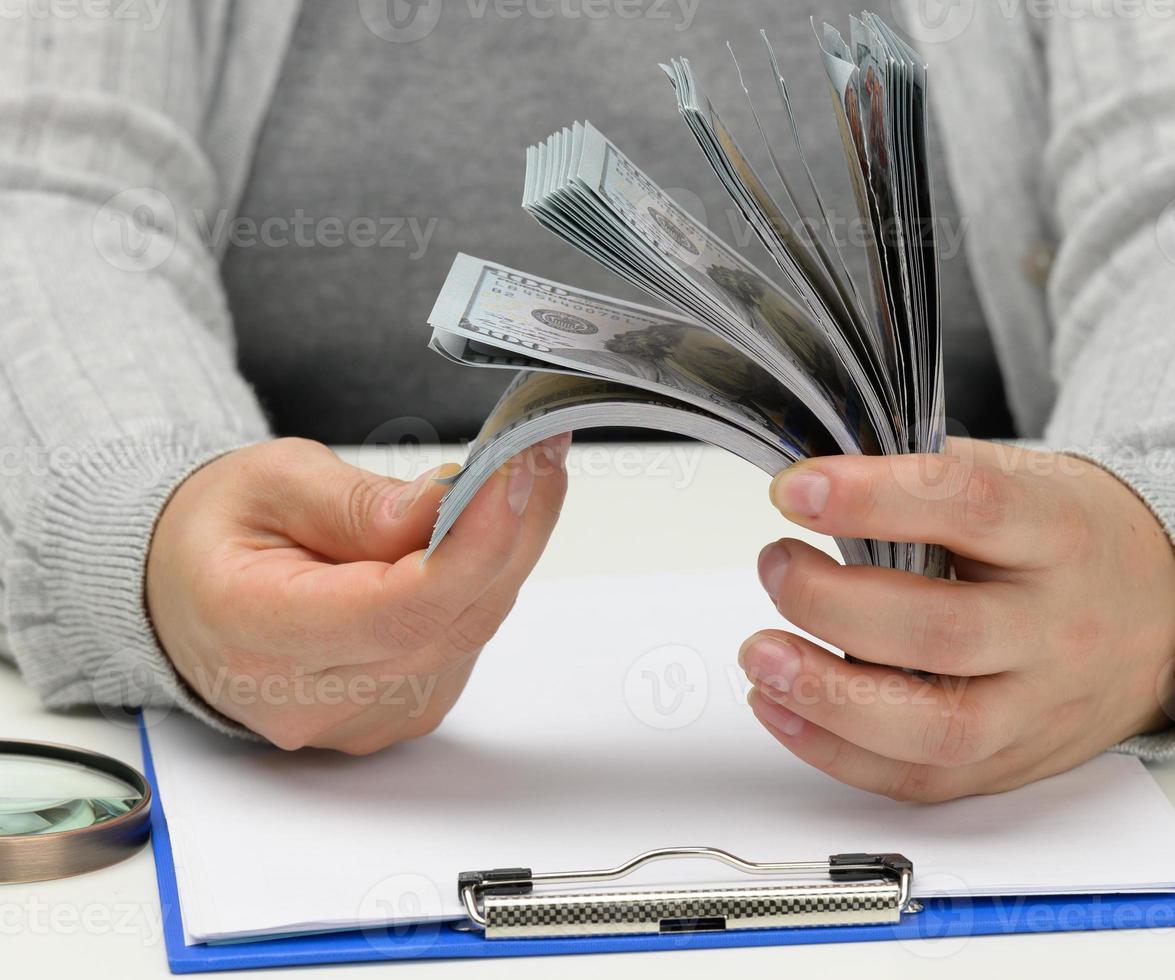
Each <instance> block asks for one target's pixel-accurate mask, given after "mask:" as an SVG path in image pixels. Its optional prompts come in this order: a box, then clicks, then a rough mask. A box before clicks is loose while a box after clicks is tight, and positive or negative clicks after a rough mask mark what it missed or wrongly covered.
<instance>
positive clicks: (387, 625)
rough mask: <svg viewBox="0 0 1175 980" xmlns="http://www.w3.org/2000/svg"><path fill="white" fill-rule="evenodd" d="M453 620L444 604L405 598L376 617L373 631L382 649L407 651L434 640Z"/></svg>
mask: <svg viewBox="0 0 1175 980" xmlns="http://www.w3.org/2000/svg"><path fill="white" fill-rule="evenodd" d="M451 622H452V617H451V616H450V614H449V612H448V610H447V609H446V608H445V607H444V606H443V605H442V604H440V603H437V602H432V601H430V600H427V599H422V598H410V599H401V600H399V601H398V602H395V603H393V604H391V605H389V606H388V607H387V608H385V609H383V610H381V611H380V612H379V614H377V615H376V616H375V618H374V620H373V622H372V631H373V633H374V640H375V643H376V646H377V647H378V648H379V649H383V650H388V651H395V652H398V653H404V652H410V651H416V650H421V649H423V648H424V647H426V646H428V645H429V644H431V643H434V642H435V641H436V640H438V639H439V638H440V637H441V636H443V635H444V633H445V631H446V630H447V629H448V628H449V626H450V624H451Z"/></svg>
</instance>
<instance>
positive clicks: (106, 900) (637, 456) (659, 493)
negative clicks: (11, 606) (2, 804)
mask: <svg viewBox="0 0 1175 980" xmlns="http://www.w3.org/2000/svg"><path fill="white" fill-rule="evenodd" d="M342 452H343V455H345V456H346V457H347V458H349V459H351V460H353V461H361V462H362V464H363V465H365V466H368V467H369V468H371V469H374V470H377V471H380V472H387V473H391V474H392V475H395V476H412V475H416V474H417V473H419V472H421V471H422V470H423V469H424V468H425V467H426V466H429V465H433V464H435V463H437V462H441V461H444V460H446V459H458V460H459V459H460V458H461V453H460V452H459V451H456V450H453V451H448V452H445V451H443V450H440V449H433V448H424V449H419V448H418V449H416V450H414V451H410V452H408V451H403V452H399V453H395V452H390V451H388V450H382V449H374V448H368V449H365V450H361V451H360V450H349V451H342ZM568 468H569V471H570V473H571V477H572V486H571V491H570V494H569V496H568V500H567V505H566V508H565V510H564V515H563V518H562V520H561V522H560V525H559V528H558V529H557V531H556V533H555V536H554V539H553V541H552V543H551V546H550V549H549V550H548V552H547V554H546V556H545V557H544V559H543V561H542V564H541V565H540V567H539V569H538V571H537V572H536V574H537V575H539V576H542V577H544V578H548V579H551V578H558V577H560V576H566V575H573V574H574V575H582V574H585V573H591V572H600V573H606V572H615V571H621V570H623V571H629V572H631V571H656V570H659V569H668V568H675V569H688V568H691V567H697V568H701V567H740V566H746V565H747V564H748V563H750V562H752V561H754V558H755V555H756V554H757V552H758V550H759V548H760V547H761V546H762V545H763V544H765V543H766V542H767V541H768V540H770V539H772V538H775V537H780V536H782V535H784V534H792V535H797V536H806V537H808V538H809V540H813V541H817V540H818V539H815V538H814V537H813V536H811V535H808V534H807V532H804V531H802V530H800V529H797V528H794V527H790V528H787V527H785V525H784V522H782V521H781V520H780V518H779V516H778V515H777V514H776V513H775V511H774V510H773V509H772V508H771V506H770V505H769V503H768V502H767V496H766V489H767V480H766V478H765V477H764V476H763V475H762V474H760V473H758V472H757V471H755V470H754V469H752V468H751V467H750V466H748V465H747V464H745V463H742V462H741V461H739V460H736V459H734V458H733V457H731V456H729V455H727V454H725V453H720V452H717V451H714V450H710V449H706V448H703V447H698V446H694V445H684V444H670V445H665V446H619V445H612V446H602V445H598V444H597V445H592V444H584V445H582V446H577V447H576V448H575V449H574V450H573V452H572V455H571V457H570V459H569V461H568ZM0 737H10V738H25V739H42V740H46V741H53V742H66V743H71V744H76V745H83V746H86V747H88V748H92V749H95V750H98V751H102V752H106V753H109V754H110V755H114V756H117V757H119V758H121V759H124V760H126V761H128V762H130V763H132V764H134V765H140V764H141V759H142V757H141V753H140V751H139V746H138V740H137V734H136V732H135V731H134V729H133V727H132V726H131V725H130V724H129V723H125V724H120V723H117V722H114V721H111V720H110V719H108V718H106V717H103V716H102V715H100V714H97V713H91V712H80V713H73V714H70V715H62V714H51V713H49V712H46V711H44V710H43V709H42V708H41V707H40V706H39V705H38V703H37V701H36V699H35V698H34V697H33V696H32V695H31V694H30V693H29V692H28V691H27V690H26V689H25V687H24V686H23V685H22V684H21V682H20V679H19V677H18V676H17V674H16V672H15V671H14V670H13V669H11V668H10V667H8V666H7V665H6V664H0ZM1152 771H1153V772H1154V775H1155V777H1156V778H1157V779H1158V780H1159V782H1160V784H1161V785H1162V786H1163V788H1164V790H1165V791H1166V793H1167V794H1168V796H1170V797H1171V798H1172V800H1173V801H1175V765H1166V766H1156V767H1152ZM799 857H802V855H799ZM1173 962H1175V930H1171V929H1164V930H1137V931H1133V930H1132V931H1118V932H1102V933H1079V934H1068V935H1042V936H991V937H979V938H970V939H961V940H940V941H933V940H932V941H920V942H906V943H896V942H884V943H860V944H847V945H818V946H795V947H775V948H763V949H724V950H705V951H696V952H667V953H639V954H625V955H619V954H614V955H613V954H609V955H601V956H578V957H536V958H531V959H506V960H490V961H439V962H418V963H398V964H365V965H355V966H345V967H310V968H303V969H302V970H299V971H294V970H277V971H267V972H266V973H264V974H262V973H258V974H257V976H258V977H262V976H266V977H286V976H291V977H292V976H295V975H296V974H297V975H302V976H314V977H321V978H323V980H328V978H330V980H334V978H340V980H341V978H355V977H361V976H365V975H371V974H372V973H373V972H380V973H392V972H394V973H395V975H396V976H399V977H404V978H415V977H421V978H431V977H442V976H444V977H448V976H453V977H469V978H491V977H493V978H497V977H507V976H509V977H523V978H525V977H550V976H554V975H558V976H559V977H560V978H561V980H573V978H577V977H593V978H594V977H597V976H600V975H601V974H607V975H610V976H611V977H614V978H616V980H621V978H624V977H630V976H631V977H637V976H639V977H661V976H665V977H670V976H672V977H674V978H677V980H684V978H692V977H706V978H710V977H713V976H715V975H716V974H719V973H726V974H727V975H730V976H740V977H742V976H763V977H768V976H770V977H773V978H775V977H779V976H781V975H784V973H783V971H785V970H787V971H790V975H792V976H805V975H817V976H819V975H825V976H833V977H841V976H845V977H847V976H852V975H854V974H856V973H858V971H860V974H861V975H865V974H866V972H867V975H869V976H871V977H889V976H892V977H903V978H904V977H922V976H940V975H941V974H942V973H943V972H946V971H950V973H951V975H952V976H953V977H955V978H960V980H962V978H969V977H975V978H979V977H982V978H984V980H989V978H990V977H991V976H992V975H993V974H997V975H998V974H999V973H1000V972H1003V971H1008V970H1012V971H1013V973H1012V975H1013V976H1027V975H1031V974H1032V973H1033V972H1035V971H1036V970H1041V971H1043V970H1049V971H1050V972H1051V971H1058V970H1059V971H1062V972H1063V973H1064V974H1068V975H1070V976H1104V975H1113V974H1115V973H1117V972H1119V971H1121V970H1122V969H1123V967H1127V968H1128V970H1129V973H1130V974H1131V975H1146V974H1148V973H1153V974H1154V975H1156V976H1163V975H1167V974H1169V973H1170V970H1171V965H1172V963H1173ZM166 973H167V962H166V958H165V954H164V948H163V941H162V936H161V930H160V914H159V896H158V892H157V891H156V887H155V877H154V866H153V860H152V857H151V854H150V850H149V849H146V850H144V851H142V852H141V853H140V854H138V855H137V856H135V857H134V858H132V859H131V860H129V861H127V862H125V863H123V864H122V865H119V866H118V867H114V868H108V869H106V870H104V871H99V872H95V873H93V874H89V875H83V876H81V877H78V878H73V879H69V880H65V881H57V882H43V883H37V884H32V885H7V886H0V974H2V975H3V976H6V977H46V978H58V977H67V976H77V977H83V976H87V977H88V976H118V977H120V978H121V980H138V978H140V977H155V976H162V975H166ZM1054 975H1055V974H1054Z"/></svg>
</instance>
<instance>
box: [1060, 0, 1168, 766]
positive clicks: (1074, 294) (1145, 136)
mask: <svg viewBox="0 0 1175 980" xmlns="http://www.w3.org/2000/svg"><path fill="white" fill-rule="evenodd" d="M1081 6H1083V4H1081V3H1079V4H1078V7H1081ZM1086 13H1087V14H1090V15H1089V16H1080V17H1054V18H1050V19H1048V20H1047V21H1044V22H1041V24H1040V32H1041V41H1042V49H1043V53H1044V56H1045V58H1046V59H1047V66H1048V78H1049V101H1050V105H1049V109H1050V117H1051V126H1050V133H1049V138H1048V143H1047V148H1046V152H1045V157H1044V171H1045V178H1046V181H1047V185H1048V186H1049V188H1050V190H1051V193H1052V196H1053V200H1052V204H1053V213H1054V217H1055V221H1056V228H1057V233H1058V240H1059V247H1058V251H1057V257H1056V261H1055V263H1054V266H1053V270H1052V275H1051V279H1050V284H1049V300H1050V305H1051V312H1052V322H1053V324H1054V326H1055V331H1056V335H1055V338H1054V344H1053V372H1054V375H1055V377H1056V379H1057V383H1058V392H1059V393H1058V399H1057V403H1056V406H1055V408H1054V410H1053V413H1052V417H1051V419H1050V422H1049V424H1048V427H1047V430H1046V433H1045V437H1046V442H1047V443H1048V444H1049V445H1051V446H1053V447H1056V448H1060V449H1066V450H1068V451H1071V452H1073V453H1075V454H1077V455H1080V456H1082V457H1085V458H1086V459H1088V460H1090V461H1091V462H1094V463H1097V464H1099V465H1100V466H1102V467H1104V468H1105V469H1106V470H1108V471H1109V472H1111V473H1113V474H1114V475H1115V476H1117V477H1118V478H1119V479H1120V480H1121V481H1122V482H1123V483H1125V484H1126V485H1127V486H1128V487H1130V488H1131V489H1132V490H1133V491H1134V492H1135V493H1136V494H1137V495H1138V496H1139V497H1140V498H1141V499H1142V500H1143V501H1144V502H1145V503H1146V504H1147V506H1148V507H1149V508H1150V509H1151V511H1152V512H1153V513H1154V515H1155V517H1156V518H1157V519H1158V520H1159V522H1160V523H1161V524H1162V526H1163V527H1164V528H1165V529H1166V530H1167V533H1168V535H1170V536H1173V539H1175V315H1173V312H1172V311H1175V73H1173V72H1172V71H1171V61H1170V58H1171V51H1172V50H1175V18H1170V17H1166V18H1151V17H1146V16H1139V17H1127V16H1118V17H1113V18H1106V17H1104V16H1101V17H1099V16H1093V15H1092V12H1091V11H1086ZM1172 599H1173V600H1175V597H1172ZM1172 655H1173V656H1175V651H1172ZM1120 750H1121V751H1127V752H1131V753H1133V754H1137V755H1141V756H1143V757H1145V758H1151V759H1158V758H1175V730H1168V732H1166V733H1163V734H1160V735H1154V736H1146V737H1140V738H1135V739H1132V740H1130V741H1128V742H1127V743H1125V744H1124V745H1122V746H1120Z"/></svg>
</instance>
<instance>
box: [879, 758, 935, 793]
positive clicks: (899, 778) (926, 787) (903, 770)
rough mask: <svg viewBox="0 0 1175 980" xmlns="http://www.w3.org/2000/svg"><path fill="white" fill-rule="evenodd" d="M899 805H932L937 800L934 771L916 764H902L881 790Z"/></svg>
mask: <svg viewBox="0 0 1175 980" xmlns="http://www.w3.org/2000/svg"><path fill="white" fill-rule="evenodd" d="M882 795H884V796H888V797H889V798H890V799H891V800H896V801H897V802H899V803H933V802H936V800H937V798H938V797H937V795H936V792H935V783H934V770H933V769H931V768H930V767H929V766H924V765H919V764H918V763H916V762H907V763H903V764H902V765H901V766H899V767H898V769H897V771H896V772H895V773H894V776H893V778H892V779H891V780H890V781H889V784H888V785H887V786H886V788H885V789H884V790H883V794H882Z"/></svg>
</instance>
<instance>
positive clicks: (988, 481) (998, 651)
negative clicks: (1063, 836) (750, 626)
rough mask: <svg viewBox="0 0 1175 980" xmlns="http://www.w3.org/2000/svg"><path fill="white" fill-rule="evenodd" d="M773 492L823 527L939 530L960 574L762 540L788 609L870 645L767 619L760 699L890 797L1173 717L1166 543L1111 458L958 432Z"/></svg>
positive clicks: (927, 538) (936, 789) (960, 790)
mask: <svg viewBox="0 0 1175 980" xmlns="http://www.w3.org/2000/svg"><path fill="white" fill-rule="evenodd" d="M771 493H772V499H773V501H774V502H775V505H776V506H777V507H778V508H779V509H780V510H781V511H782V512H783V514H784V515H785V516H786V517H787V518H789V519H790V520H792V521H794V522H795V523H797V524H802V525H803V526H804V527H807V528H811V529H813V530H815V531H819V532H822V533H825V534H834V535H840V536H849V537H863V538H877V539H881V540H889V541H922V542H929V543H936V544H942V545H945V546H947V547H948V548H949V549H950V550H951V551H952V552H953V553H954V556H955V558H954V565H955V570H956V573H957V576H958V579H959V581H937V580H931V579H927V578H923V577H921V576H917V575H913V574H910V573H906V572H897V571H892V570H885V569H878V568H861V567H857V568H850V567H844V566H841V565H839V564H837V563H836V562H835V561H833V559H831V558H829V557H828V556H826V555H825V554H823V553H822V552H820V551H817V550H816V549H815V548H812V547H810V546H808V545H806V544H803V543H801V542H799V541H792V540H784V541H780V542H777V543H776V544H773V545H769V546H768V547H767V548H765V549H764V551H763V552H762V554H761V555H760V557H759V574H760V578H761V579H762V581H763V584H764V586H765V588H766V589H767V591H768V593H769V594H770V595H771V597H772V598H773V599H774V600H775V602H776V604H777V606H778V608H779V611H780V612H781V613H782V614H783V615H784V616H785V617H786V618H787V619H788V620H789V621H790V622H791V623H793V624H794V625H795V626H797V627H799V628H801V629H803V630H806V631H807V632H809V633H811V634H812V635H814V636H817V637H819V638H821V639H822V640H825V641H826V642H828V643H830V644H832V645H834V646H836V647H839V648H840V649H842V650H844V651H845V652H847V653H850V654H852V655H853V656H854V657H857V658H860V659H861V660H865V661H869V663H868V664H852V663H847V662H845V661H844V660H842V659H841V658H839V657H837V656H834V655H833V654H831V653H829V652H828V651H826V650H824V649H822V648H821V647H819V646H817V645H815V644H813V643H811V642H809V641H808V640H805V639H803V638H801V637H799V636H796V635H794V634H788V633H784V632H781V631H778V630H765V631H764V632H762V633H758V634H756V635H755V636H753V637H751V638H750V639H749V640H748V641H747V642H746V643H745V644H744V645H743V648H742V650H741V652H740V657H739V659H740V663H741V664H742V666H743V668H744V669H745V670H746V671H747V674H748V676H749V677H750V679H751V681H752V683H753V684H754V690H753V691H752V693H751V706H752V708H753V710H754V712H755V714H756V716H757V717H758V718H759V720H760V721H761V722H762V723H763V724H764V725H765V726H766V727H767V729H768V731H770V732H771V734H772V735H774V736H775V738H776V739H777V740H778V741H779V742H780V743H781V744H783V745H784V746H785V747H786V748H788V749H789V750H790V751H792V752H793V753H795V754H796V755H797V756H799V757H800V758H801V759H803V760H804V761H805V762H808V763H809V764H811V765H813V766H815V767H816V768H818V769H823V770H824V771H825V772H827V773H829V774H830V775H832V776H834V777H835V778H837V779H839V780H842V781H843V782H846V783H850V784H852V785H854V786H859V787H862V788H864V789H867V790H870V791H872V792H876V793H883V794H885V795H887V796H891V797H894V798H897V799H904V800H924V801H930V800H945V799H950V798H953V797H957V796H966V795H969V794H974V793H993V792H999V791H1001V790H1006V789H1011V788H1013V787H1015V786H1019V785H1021V784H1023V783H1026V782H1030V781H1032V780H1034V779H1039V778H1041V777H1044V776H1048V775H1051V774H1053V773H1057V772H1061V771H1063V770H1065V769H1069V768H1071V767H1073V766H1075V765H1077V764H1079V763H1081V762H1084V761H1085V760H1086V759H1089V758H1090V757H1092V756H1094V755H1096V754H1097V753H1099V752H1101V751H1102V750H1104V749H1106V748H1108V747H1109V746H1111V745H1114V744H1115V743H1117V742H1119V741H1120V740H1122V739H1124V738H1126V737H1128V736H1131V735H1135V734H1139V733H1143V732H1151V731H1157V730H1160V729H1163V728H1165V727H1168V726H1170V725H1171V723H1172V718H1171V717H1169V716H1168V715H1167V714H1166V713H1165V711H1164V705H1166V706H1168V707H1170V706H1171V705H1172V703H1173V702H1172V700H1171V692H1172V687H1173V682H1172V672H1173V670H1172V668H1173V665H1175V660H1173V658H1175V557H1173V553H1172V548H1171V542H1170V540H1169V539H1168V537H1167V535H1166V533H1165V532H1164V530H1163V528H1162V527H1161V525H1160V524H1159V523H1158V521H1157V520H1156V519H1155V517H1154V516H1153V515H1152V513H1151V512H1150V511H1149V510H1148V508H1147V507H1146V506H1145V504H1143V503H1142V501H1141V500H1139V499H1138V498H1137V497H1136V496H1135V495H1134V493H1133V492H1132V491H1131V490H1129V489H1128V488H1127V487H1126V486H1125V485H1124V484H1123V483H1121V482H1119V481H1118V480H1117V479H1116V478H1115V477H1114V476H1112V475H1111V474H1110V473H1108V472H1106V471H1105V470H1102V469H1100V468H1099V467H1097V466H1094V465H1092V464H1090V463H1086V462H1083V461H1081V460H1078V459H1076V458H1073V457H1070V456H1062V455H1056V454H1050V453H1039V452H1032V451H1029V450H1026V449H1020V448H1017V447H1013V446H1001V445H995V444H991V443H983V442H974V441H971V440H952V441H951V442H950V444H949V446H948V449H947V453H946V454H945V455H941V456H900V457H880V458H879V457H861V456H843V457H830V458H825V459H816V460H811V461H808V462H805V463H803V464H800V465H797V466H793V467H792V468H790V469H789V470H786V471H785V472H784V473H782V474H780V475H779V476H778V477H777V478H776V480H775V482H774V483H773V484H772V487H771ZM874 665H878V666H874ZM896 668H914V669H917V670H919V671H925V672H927V673H928V674H934V675H941V676H939V677H937V678H935V679H933V680H931V679H928V678H924V677H917V676H912V675H910V674H906V673H902V672H900V671H899V670H897V669H896Z"/></svg>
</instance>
